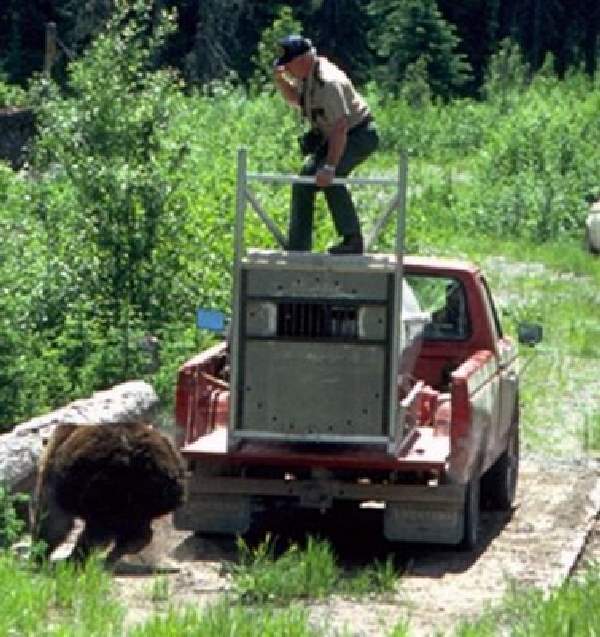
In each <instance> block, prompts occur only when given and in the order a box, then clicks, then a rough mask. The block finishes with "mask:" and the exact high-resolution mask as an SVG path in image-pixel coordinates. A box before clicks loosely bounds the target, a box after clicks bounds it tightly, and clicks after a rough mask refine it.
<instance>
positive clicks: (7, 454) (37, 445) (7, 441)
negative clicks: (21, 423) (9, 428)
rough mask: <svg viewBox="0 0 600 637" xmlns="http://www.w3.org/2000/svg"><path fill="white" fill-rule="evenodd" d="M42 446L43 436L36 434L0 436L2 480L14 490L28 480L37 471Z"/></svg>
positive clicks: (0, 479) (0, 471)
mask: <svg viewBox="0 0 600 637" xmlns="http://www.w3.org/2000/svg"><path fill="white" fill-rule="evenodd" d="M42 446H43V443H42V438H41V437H40V436H38V435H34V434H32V435H29V436H15V435H13V434H4V435H2V436H0V482H2V483H4V484H5V485H7V486H8V488H9V490H11V491H12V490H13V489H14V488H15V487H17V486H18V485H19V484H21V483H24V482H25V481H27V480H28V479H29V478H30V477H31V475H32V473H33V472H34V471H35V468H36V466H37V462H38V459H39V457H40V454H41V452H42Z"/></svg>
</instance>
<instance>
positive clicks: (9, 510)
mask: <svg viewBox="0 0 600 637" xmlns="http://www.w3.org/2000/svg"><path fill="white" fill-rule="evenodd" d="M26 501H27V497H26V496H24V495H22V494H18V495H11V494H10V492H9V491H8V489H7V488H6V487H5V486H4V485H3V484H2V483H0V549H2V548H5V547H7V546H10V545H11V544H13V543H14V542H16V541H17V540H18V539H19V538H20V537H21V535H22V533H23V531H24V530H25V522H24V521H23V520H22V519H21V518H20V517H19V516H18V514H17V511H16V509H15V505H17V504H22V503H23V502H26Z"/></svg>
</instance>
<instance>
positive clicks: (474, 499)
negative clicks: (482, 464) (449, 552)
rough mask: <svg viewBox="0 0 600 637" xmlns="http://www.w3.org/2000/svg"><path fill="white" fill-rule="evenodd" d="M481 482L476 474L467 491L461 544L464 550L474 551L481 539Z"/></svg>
mask: <svg viewBox="0 0 600 637" xmlns="http://www.w3.org/2000/svg"><path fill="white" fill-rule="evenodd" d="M479 484H480V480H479V478H478V477H475V476H474V477H473V478H471V480H470V482H469V483H468V484H467V489H466V492H465V508H464V532H463V540H462V542H461V545H460V547H461V548H462V549H463V550H464V551H472V550H473V549H474V548H475V546H476V545H477V540H478V539H479V496H480V491H479Z"/></svg>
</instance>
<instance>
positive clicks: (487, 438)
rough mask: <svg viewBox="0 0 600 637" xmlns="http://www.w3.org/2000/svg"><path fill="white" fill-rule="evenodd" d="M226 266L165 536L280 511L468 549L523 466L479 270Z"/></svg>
mask: <svg viewBox="0 0 600 637" xmlns="http://www.w3.org/2000/svg"><path fill="white" fill-rule="evenodd" d="M239 192H240V191H239V190H238V193H239ZM238 208H239V210H238V212H240V214H242V212H243V205H242V204H240V203H239V201H238ZM242 217H243V214H242ZM238 220H239V216H238ZM398 228H399V230H400V231H401V226H400V225H399V226H398ZM238 229H239V225H238ZM242 231H243V227H242ZM242 234H243V232H242ZM398 234H399V235H401V232H399V233H398ZM238 236H239V233H238ZM397 246H401V241H397ZM235 266H236V271H235V286H234V287H235V289H234V295H233V297H234V300H233V311H232V320H233V322H232V326H231V332H230V338H229V339H228V340H224V341H222V342H221V343H219V344H217V345H215V346H214V347H212V348H210V349H208V350H207V351H204V352H202V353H200V354H198V355H197V356H195V357H194V358H192V359H191V360H189V361H187V362H186V363H185V364H184V365H183V366H182V367H181V369H180V370H179V377H178V382H177V391H176V406H175V417H176V427H177V444H178V447H179V449H180V451H181V453H182V455H183V457H184V458H185V459H186V461H187V463H188V469H189V472H188V493H187V499H186V502H185V504H184V505H183V506H182V507H181V508H180V509H179V510H178V511H177V512H176V514H175V524H176V526H177V527H178V528H181V529H188V530H193V531H197V532H217V533H229V534H236V533H244V532H246V531H247V530H248V529H249V527H250V525H251V523H252V518H253V516H254V515H255V514H258V513H260V512H263V511H265V510H269V509H271V508H274V507H287V508H290V509H297V510H298V511H301V510H302V509H303V508H317V509H319V510H321V511H326V510H328V509H329V508H331V507H333V506H335V505H336V504H337V503H338V502H343V501H345V502H351V503H353V504H355V505H356V506H357V507H359V506H365V505H368V506H372V503H373V502H377V503H379V506H380V507H381V508H382V509H383V533H384V535H385V536H386V537H387V538H388V539H390V540H393V541H413V542H434V543H448V544H461V545H462V546H463V547H465V548H472V547H473V546H474V545H475V544H476V542H477V535H478V523H479V511H480V503H486V504H488V505H490V506H492V507H495V508H500V509H509V508H510V507H511V505H512V503H513V500H514V497H515V488H516V483H517V473H518V461H519V399H518V361H517V347H516V345H515V344H514V343H513V342H512V341H511V340H510V339H509V338H507V337H506V336H505V335H504V334H503V332H502V327H501V325H500V321H499V319H498V315H497V313H496V310H495V307H494V303H493V300H492V296H491V294H490V290H489V288H488V285H487V283H486V280H485V278H484V276H483V274H482V273H481V271H480V270H479V268H478V267H476V266H475V265H473V264H470V263H465V262H460V261H452V260H443V259H438V258H425V257H404V256H403V255H402V251H401V249H398V250H397V252H396V254H365V255H356V256H346V257H335V256H329V255H322V254H309V253H291V252H286V251H284V250H283V251H264V250H263V251H261V250H250V251H247V252H245V251H244V250H243V249H242V247H241V246H240V245H238V246H237V248H236V264H235ZM540 337H541V331H536V330H534V331H533V332H531V330H530V333H529V335H528V336H527V339H528V341H530V342H534V341H537V340H538V338H540ZM367 503H368V504H367Z"/></svg>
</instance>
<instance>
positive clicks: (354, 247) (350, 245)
mask: <svg viewBox="0 0 600 637" xmlns="http://www.w3.org/2000/svg"><path fill="white" fill-rule="evenodd" d="M363 249H364V247H363V238H362V235H360V234H349V235H346V236H345V237H344V240H343V241H342V242H341V243H338V245H335V246H333V247H331V248H329V251H328V252H329V254H362V253H363Z"/></svg>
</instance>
